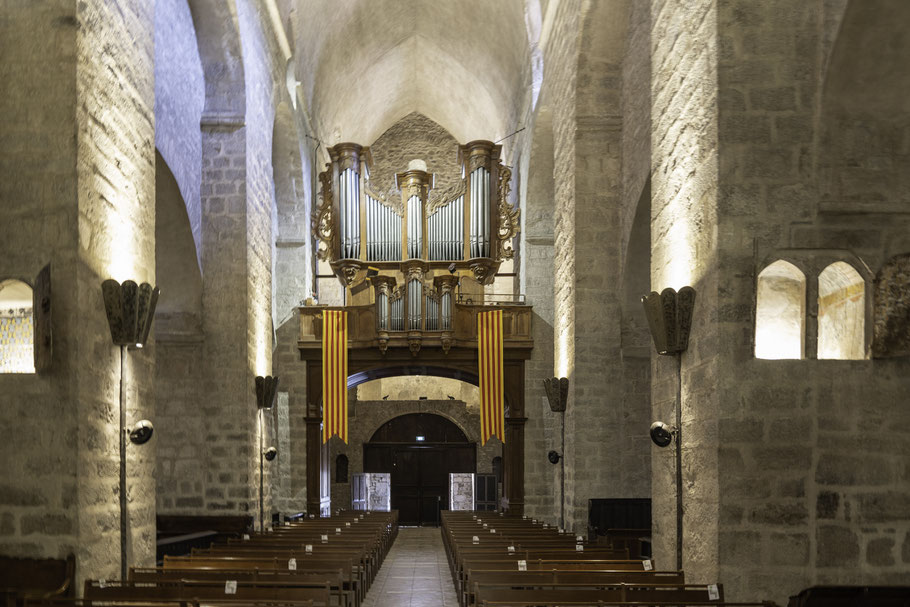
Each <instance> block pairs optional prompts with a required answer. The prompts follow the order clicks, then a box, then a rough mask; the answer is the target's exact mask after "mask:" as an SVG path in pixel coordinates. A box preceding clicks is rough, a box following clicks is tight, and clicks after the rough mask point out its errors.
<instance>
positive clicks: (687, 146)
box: [651, 0, 726, 582]
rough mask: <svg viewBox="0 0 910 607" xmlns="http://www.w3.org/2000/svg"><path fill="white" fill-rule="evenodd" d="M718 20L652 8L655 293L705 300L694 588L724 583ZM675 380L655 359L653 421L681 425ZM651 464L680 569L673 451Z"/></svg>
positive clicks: (685, 410)
mask: <svg viewBox="0 0 910 607" xmlns="http://www.w3.org/2000/svg"><path fill="white" fill-rule="evenodd" d="M716 13H717V6H716V4H715V2H714V1H713V0H699V1H695V2H686V3H679V2H668V1H665V0H653V1H652V2H651V287H652V289H654V290H657V291H660V290H662V289H664V288H667V287H672V288H675V289H679V288H680V287H682V286H685V285H690V286H692V287H694V288H695V289H696V291H697V293H698V295H697V300H696V309H695V315H694V317H693V320H692V322H693V328H692V339H691V340H690V345H689V349H688V351H687V352H686V353H684V354H683V355H682V434H683V442H682V448H683V454H684V458H685V459H684V461H683V477H684V480H683V485H684V489H685V490H684V492H683V498H684V503H685V518H684V529H685V531H684V534H685V538H686V546H685V552H684V556H683V563H682V566H683V568H684V569H685V571H686V576H687V579H689V578H691V579H693V580H714V579H717V574H718V562H717V561H718V554H717V520H718V499H719V497H718V488H717V485H718V479H717V474H718V472H717V461H716V460H717V457H718V455H717V451H718V446H717V443H716V439H715V437H716V434H717V429H716V427H717V423H716V419H717V415H718V409H717V407H718V395H717V391H716V390H715V385H716V383H717V381H718V379H719V378H718V369H717V366H718V360H717V359H718V356H719V352H718V348H719V346H720V345H721V344H720V343H719V342H718V336H717V328H716V326H715V319H716V317H717V314H718V304H717V300H716V299H717V290H718V277H717V272H718V270H717V264H718V263H719V261H718V259H717V257H716V250H717V246H718V245H717V240H718V237H719V235H718V229H717V211H716V204H715V201H716V197H717V188H718V184H717V179H718V178H717V172H718V166H717V117H716V112H715V109H714V108H715V105H716V104H717V103H718V102H719V100H718V93H717V85H716V83H717V60H718V52H719V44H718V40H717V38H718V35H717V23H716V21H717V19H716ZM721 101H722V100H721ZM676 373H677V365H676V361H675V360H672V359H671V358H670V357H656V359H655V358H652V375H651V377H652V383H651V398H652V405H651V409H652V419H655V420H662V421H664V422H666V423H669V424H673V423H675V397H676V388H677V386H676V382H677V376H676ZM651 456H652V457H651V469H652V474H651V486H652V488H653V490H652V500H653V502H652V503H653V507H652V520H653V527H652V528H653V532H654V545H653V547H654V556H655V559H656V561H657V565H658V566H659V567H673V566H675V565H676V556H675V541H676V529H675V528H676V505H675V499H676V498H675V489H676V478H675V465H674V461H673V458H674V450H673V449H663V450H658V449H657V448H656V447H652V450H651ZM724 582H726V580H724Z"/></svg>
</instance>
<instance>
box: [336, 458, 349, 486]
mask: <svg viewBox="0 0 910 607" xmlns="http://www.w3.org/2000/svg"><path fill="white" fill-rule="evenodd" d="M348 465H349V464H348V456H347V455H345V454H344V453H339V454H338V457H336V458H335V482H336V483H347V482H348V478H349V477H348Z"/></svg>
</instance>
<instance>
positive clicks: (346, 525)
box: [344, 519, 356, 527]
mask: <svg viewBox="0 0 910 607" xmlns="http://www.w3.org/2000/svg"><path fill="white" fill-rule="evenodd" d="M355 520H356V519H355ZM344 526H345V527H350V526H351V523H345V524H344Z"/></svg>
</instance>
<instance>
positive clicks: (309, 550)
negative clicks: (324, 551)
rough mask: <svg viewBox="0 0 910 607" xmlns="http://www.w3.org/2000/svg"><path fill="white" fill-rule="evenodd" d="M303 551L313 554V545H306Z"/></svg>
mask: <svg viewBox="0 0 910 607" xmlns="http://www.w3.org/2000/svg"><path fill="white" fill-rule="evenodd" d="M303 551H304V552H306V553H307V554H313V544H307V545H306V546H304V547H303Z"/></svg>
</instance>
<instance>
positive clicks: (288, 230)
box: [272, 101, 313, 326]
mask: <svg viewBox="0 0 910 607" xmlns="http://www.w3.org/2000/svg"><path fill="white" fill-rule="evenodd" d="M303 146H304V141H303V137H301V134H300V131H299V130H298V128H297V120H296V118H295V117H294V112H293V108H292V107H291V105H290V104H289V102H287V101H282V102H281V103H279V104H278V107H277V108H276V109H275V120H274V126H273V130H272V179H273V182H274V184H275V208H276V214H277V218H276V219H277V225H276V226H275V227H276V229H275V233H276V239H277V240H276V244H277V246H276V250H275V252H274V253H275V254H274V259H275V266H276V267H275V270H276V271H275V272H273V280H274V281H275V314H276V316H277V319H276V326H279V325H280V324H282V323H283V322H284V320H286V318H287V317H288V316H289V315H291V314H292V313H293V311H294V310H295V309H296V306H298V305H300V302H301V301H302V300H303V299H305V298H306V297H307V296H309V295H310V293H312V292H313V284H312V281H313V278H312V271H311V268H312V264H313V259H312V257H313V255H312V250H311V249H312V247H311V240H312V237H311V234H310V222H309V217H310V208H311V204H312V202H311V200H310V189H309V187H308V184H309V168H310V167H309V165H305V164H304V162H303V157H304V152H303V151H302V150H303Z"/></svg>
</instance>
